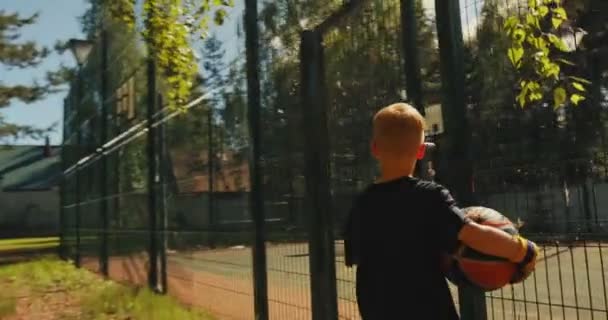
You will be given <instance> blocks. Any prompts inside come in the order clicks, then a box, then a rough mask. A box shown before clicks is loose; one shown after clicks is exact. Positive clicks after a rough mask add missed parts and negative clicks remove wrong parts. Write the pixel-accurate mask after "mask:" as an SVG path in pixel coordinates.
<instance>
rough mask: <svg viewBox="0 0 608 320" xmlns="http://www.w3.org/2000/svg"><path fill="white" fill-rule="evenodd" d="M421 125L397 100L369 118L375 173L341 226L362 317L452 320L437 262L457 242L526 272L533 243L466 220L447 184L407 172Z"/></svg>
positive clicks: (420, 140)
mask: <svg viewBox="0 0 608 320" xmlns="http://www.w3.org/2000/svg"><path fill="white" fill-rule="evenodd" d="M424 126H425V124H424V118H423V117H422V116H421V115H420V113H418V111H417V110H416V109H414V108H413V107H411V106H409V105H407V104H404V103H397V104H393V105H390V106H388V107H386V108H384V109H382V110H380V111H379V112H378V113H377V114H376V115H375V117H374V120H373V142H372V154H373V155H374V157H375V158H376V159H377V160H378V162H379V163H380V168H381V176H380V178H379V179H378V181H376V182H375V183H374V184H372V185H370V186H369V187H368V188H367V189H366V190H365V191H364V192H362V193H361V194H360V195H359V196H358V197H357V199H356V200H355V204H354V206H353V209H352V211H351V212H350V215H349V218H348V221H347V223H346V226H345V230H344V239H345V240H344V241H345V258H346V264H347V265H348V266H353V265H357V302H358V305H359V311H360V313H361V316H362V318H363V320H388V319H416V320H423V319H424V320H426V319H428V320H452V319H458V316H457V314H456V309H455V307H454V303H453V300H452V297H451V295H450V291H449V289H448V285H447V282H446V279H445V278H444V275H443V273H442V271H441V261H442V260H441V259H442V257H444V254H446V253H453V252H454V250H455V249H456V247H457V245H458V243H459V241H461V242H463V243H464V244H466V245H468V246H469V247H471V248H473V249H475V250H477V251H480V252H483V253H486V254H489V255H494V256H499V257H504V258H506V259H509V260H510V261H513V262H515V263H518V265H519V266H520V272H519V277H518V278H517V279H513V281H514V282H518V281H522V280H523V279H525V278H526V277H527V276H528V275H529V274H530V273H531V272H532V270H533V269H534V265H535V261H536V256H537V255H538V249H537V247H536V245H535V244H534V243H532V242H530V241H528V240H525V239H522V238H519V237H512V236H510V235H508V234H507V233H505V232H503V231H501V230H498V229H494V228H491V227H486V226H481V225H478V224H476V223H474V222H471V221H468V220H467V219H466V218H465V217H464V215H463V213H462V211H461V210H460V209H459V208H458V207H457V206H456V204H455V201H454V199H453V198H452V196H451V195H450V193H449V191H448V190H447V189H445V188H444V187H442V186H440V185H438V184H436V183H433V182H428V181H421V180H418V179H416V178H414V177H413V172H414V168H415V165H416V161H417V160H420V159H422V158H423V157H424V152H425V145H424Z"/></svg>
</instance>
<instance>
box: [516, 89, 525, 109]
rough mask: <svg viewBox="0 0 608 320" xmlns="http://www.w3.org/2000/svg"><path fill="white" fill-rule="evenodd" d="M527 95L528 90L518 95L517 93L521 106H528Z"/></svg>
mask: <svg viewBox="0 0 608 320" xmlns="http://www.w3.org/2000/svg"><path fill="white" fill-rule="evenodd" d="M526 95H527V90H525V91H524V90H522V91H521V92H520V93H519V94H518V95H517V102H518V103H519V106H520V107H522V108H523V107H525V106H526Z"/></svg>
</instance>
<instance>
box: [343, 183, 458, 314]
mask: <svg viewBox="0 0 608 320" xmlns="http://www.w3.org/2000/svg"><path fill="white" fill-rule="evenodd" d="M465 223H466V219H465V217H464V215H463V213H462V211H461V210H460V209H459V208H458V207H457V206H456V203H455V201H454V199H453V198H452V196H451V195H450V193H449V191H448V190H447V189H445V188H444V187H442V186H440V185H438V184H436V183H433V182H428V181H422V180H418V179H416V178H411V177H403V178H400V179H396V180H393V181H388V182H384V183H378V184H373V185H371V186H369V187H368V188H367V189H366V190H365V191H364V192H362V193H361V194H360V195H359V196H358V197H357V198H356V200H355V204H354V206H353V208H352V210H351V212H350V214H349V217H348V219H347V223H346V225H345V229H344V241H345V258H346V264H347V265H348V266H352V265H357V302H358V304H359V311H360V313H361V316H362V317H363V320H386V319H394V320H399V319H416V320H426V319H428V320H452V319H458V316H457V314H456V308H455V307H454V302H453V300H452V296H451V294H450V291H449V289H448V285H447V282H446V279H445V278H444V276H443V273H442V271H441V265H440V264H441V261H440V259H441V254H442V253H445V252H453V251H454V250H455V249H456V246H457V244H458V233H459V232H460V229H461V228H462V226H463V225H464V224H465Z"/></svg>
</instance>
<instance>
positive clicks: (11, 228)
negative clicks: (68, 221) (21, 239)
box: [0, 189, 59, 238]
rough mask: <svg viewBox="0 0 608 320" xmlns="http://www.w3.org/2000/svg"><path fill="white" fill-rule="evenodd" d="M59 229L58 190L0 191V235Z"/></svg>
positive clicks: (39, 233) (36, 233)
mask: <svg viewBox="0 0 608 320" xmlns="http://www.w3.org/2000/svg"><path fill="white" fill-rule="evenodd" d="M58 232H59V191H58V190H56V189H55V190H49V191H24V192H3V191H0V238H7V237H16V236H47V235H57V234H58Z"/></svg>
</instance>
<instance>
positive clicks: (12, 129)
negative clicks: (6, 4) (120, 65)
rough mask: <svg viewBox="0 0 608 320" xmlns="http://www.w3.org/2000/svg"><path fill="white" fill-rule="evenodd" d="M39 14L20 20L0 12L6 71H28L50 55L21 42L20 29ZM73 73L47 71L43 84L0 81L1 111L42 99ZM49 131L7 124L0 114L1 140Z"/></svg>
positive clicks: (0, 56) (1, 49)
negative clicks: (12, 103)
mask: <svg viewBox="0 0 608 320" xmlns="http://www.w3.org/2000/svg"><path fill="white" fill-rule="evenodd" d="M37 19H38V14H35V15H32V16H29V17H23V16H20V15H19V14H17V13H7V12H5V11H4V10H0V64H2V66H3V67H4V68H7V69H15V68H16V69H27V68H35V67H36V66H38V65H39V64H40V63H41V62H42V61H43V60H44V59H45V58H46V57H47V56H48V55H49V53H50V49H48V48H45V47H40V46H39V45H37V44H36V43H35V42H33V41H25V42H23V41H20V39H19V38H20V31H21V29H22V28H24V27H27V26H29V25H32V24H34V23H36V21H37ZM71 75H72V73H71V70H70V69H68V68H65V67H61V68H60V69H59V70H57V71H53V72H49V73H48V74H47V76H46V79H44V82H43V83H40V82H38V81H34V82H33V83H31V84H7V83H3V82H1V81H0V108H2V107H7V106H9V105H10V103H11V101H13V100H20V101H22V102H25V103H32V102H35V101H38V100H40V99H43V98H44V97H46V96H47V95H48V94H50V93H53V92H55V91H56V90H57V87H58V86H60V85H61V84H63V83H65V81H67V80H68V79H69V78H70V77H71ZM48 130H49V129H41V128H34V127H31V126H21V125H15V124H12V123H8V122H6V120H5V119H4V118H3V117H2V116H1V115H0V138H4V137H8V136H13V137H18V136H33V137H39V136H40V135H42V134H43V133H45V132H47V131H48Z"/></svg>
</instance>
